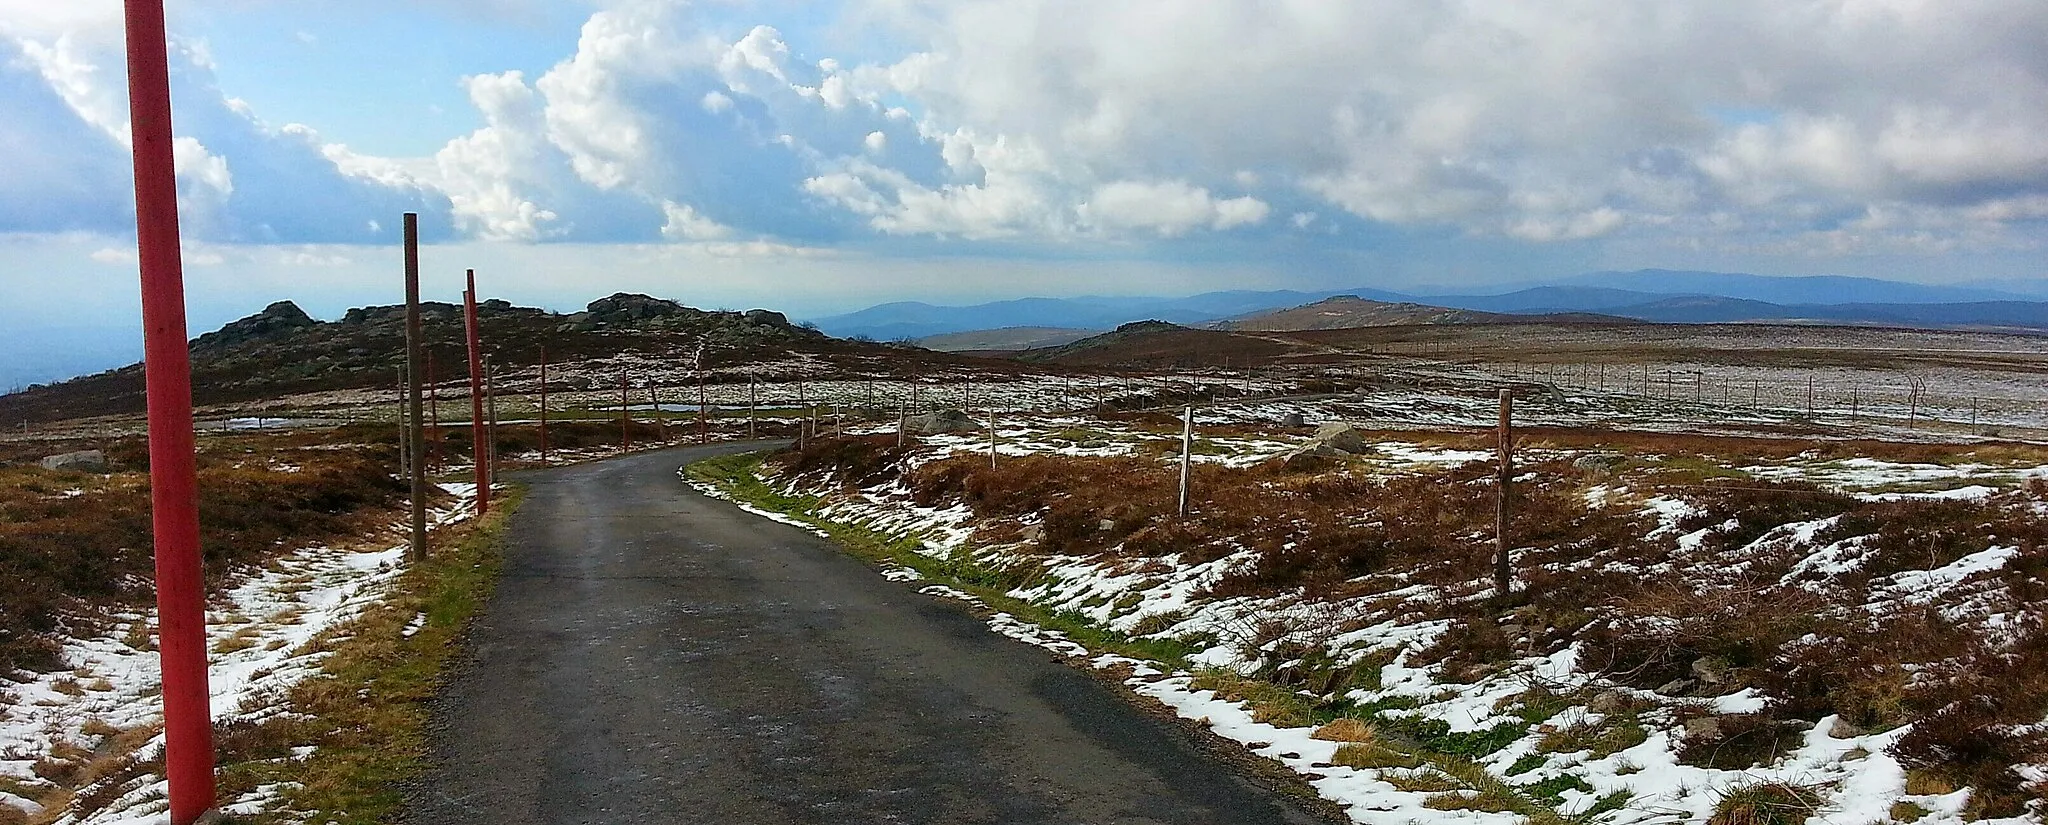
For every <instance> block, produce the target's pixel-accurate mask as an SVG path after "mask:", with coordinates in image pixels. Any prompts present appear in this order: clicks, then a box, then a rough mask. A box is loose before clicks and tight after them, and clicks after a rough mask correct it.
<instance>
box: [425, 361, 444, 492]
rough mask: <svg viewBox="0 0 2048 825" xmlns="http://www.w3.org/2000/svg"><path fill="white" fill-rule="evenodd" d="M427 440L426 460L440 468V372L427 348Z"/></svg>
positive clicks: (437, 468)
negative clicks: (427, 451)
mask: <svg viewBox="0 0 2048 825" xmlns="http://www.w3.org/2000/svg"><path fill="white" fill-rule="evenodd" d="M427 421H428V425H427V427H428V429H427V441H428V449H429V451H430V452H429V453H428V456H429V457H428V460H427V463H428V464H431V465H433V467H434V469H436V470H439V469H441V373H440V372H439V371H438V370H437V369H436V368H435V366H434V351H433V350H427Z"/></svg>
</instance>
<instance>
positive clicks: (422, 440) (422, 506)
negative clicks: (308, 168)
mask: <svg viewBox="0 0 2048 825" xmlns="http://www.w3.org/2000/svg"><path fill="white" fill-rule="evenodd" d="M422 337H423V336H422V335H421V332H420V216H419V215H418V214H417V213H413V212H407V213H405V411H406V413H407V414H408V415H409V417H410V419H411V420H410V422H409V424H410V425H409V426H407V427H406V428H405V456H406V460H407V462H408V464H409V465H410V466H408V467H407V468H406V470H407V472H406V474H405V475H406V479H407V481H408V482H410V484H411V489H412V492H411V498H412V502H411V507H410V509H411V511H412V512H411V516H412V524H411V527H412V531H411V533H412V541H411V543H410V546H409V547H408V548H407V549H408V551H409V552H410V553H411V554H412V558H413V560H414V561H419V560H421V559H424V558H426V557H427V467H426V463H427V437H426V430H425V427H424V426H422V424H421V422H420V418H421V415H422V414H423V413H424V412H425V410H423V409H421V406H422V402H421V399H420V368H421V367H422V366H424V365H423V364H421V363H420V361H421V360H422V359H421V357H420V347H421V346H422V343H423V342H422V341H421V340H420V339H421V338H422Z"/></svg>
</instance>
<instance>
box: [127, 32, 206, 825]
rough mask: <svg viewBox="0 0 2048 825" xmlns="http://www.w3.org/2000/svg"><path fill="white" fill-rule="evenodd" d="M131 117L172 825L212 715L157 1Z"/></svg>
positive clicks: (131, 46) (188, 808)
mask: <svg viewBox="0 0 2048 825" xmlns="http://www.w3.org/2000/svg"><path fill="white" fill-rule="evenodd" d="M125 5H126V11H127V32H128V118H129V121H130V126H131V128H132V129H133V134H134V147H135V234H136V239H137V247H138V249H139V251H140V253H141V264H142V342H143V352H144V361H143V372H144V376H145V381H146V382H147V385H148V395H149V483H150V520H151V527H152V530H153V532H154V535H155V540H156V605H157V650H158V651H159V653H158V655H159V657H160V661H161V662H162V668H163V695H164V776H165V778H166V779H168V780H170V797H171V799H170V802H171V822H172V825H191V823H192V822H194V821H196V820H198V819H199V817H201V816H203V815H205V814H206V812H207V811H208V810H209V809H211V808H212V807H213V802H214V797H213V795H214V785H213V718H212V712H211V710H210V708H209V707H208V700H207V689H206V590H205V584H204V581H203V578H202V576H201V570H200V556H199V478H198V470H197V467H196V462H195V458H194V449H195V448H194V444H193V442H194V437H193V432H192V355H191V351H190V350H188V349H186V346H187V345H186V343H185V272H184V268H183V264H182V263H181V261H180V254H181V250H180V248H179V243H178V181H177V174H176V171H175V170H176V161H175V160H174V158H173V156H172V153H171V81H170V54H169V48H168V46H167V45H166V40H165V33H164V5H163V2H162V0H126V3H125Z"/></svg>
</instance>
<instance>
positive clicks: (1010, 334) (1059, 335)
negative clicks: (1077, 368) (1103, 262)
mask: <svg viewBox="0 0 2048 825" xmlns="http://www.w3.org/2000/svg"><path fill="white" fill-rule="evenodd" d="M1098 332H1099V330H1092V329H1070V328H1067V327H1003V328H1001V329H982V330H973V331H970V332H949V333H946V334H944V335H934V336H931V337H929V338H923V339H919V340H918V342H917V345H918V346H921V347H924V348H925V349H929V350H936V351H938V352H998V351H1014V350H1027V349H1038V348H1041V347H1057V346H1060V345H1062V344H1071V343H1073V342H1075V341H1079V340H1081V339H1083V338H1086V337H1088V336H1090V335H1095V334H1097V333H1098Z"/></svg>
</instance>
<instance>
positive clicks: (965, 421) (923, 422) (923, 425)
mask: <svg viewBox="0 0 2048 825" xmlns="http://www.w3.org/2000/svg"><path fill="white" fill-rule="evenodd" d="M903 429H904V430H905V431H906V432H912V433H916V434H918V435H936V434H939V433H971V432H976V431H978V430H980V429H981V425H980V424H978V423H976V422H975V420H974V418H973V417H971V416H969V415H968V414H966V413H964V412H961V411H959V410H939V411H937V412H928V413H925V414H923V415H913V416H911V417H909V418H906V419H903Z"/></svg>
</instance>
